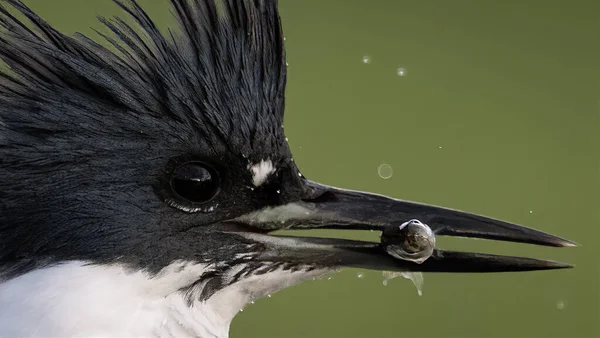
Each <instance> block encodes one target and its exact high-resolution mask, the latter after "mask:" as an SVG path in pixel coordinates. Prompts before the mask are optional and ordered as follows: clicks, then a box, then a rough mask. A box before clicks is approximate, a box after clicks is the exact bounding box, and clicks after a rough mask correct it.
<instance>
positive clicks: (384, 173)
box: [377, 163, 394, 180]
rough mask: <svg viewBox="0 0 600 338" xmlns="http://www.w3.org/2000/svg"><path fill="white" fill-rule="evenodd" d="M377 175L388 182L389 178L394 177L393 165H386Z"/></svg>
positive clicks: (380, 167) (379, 168) (378, 169)
mask: <svg viewBox="0 0 600 338" xmlns="http://www.w3.org/2000/svg"><path fill="white" fill-rule="evenodd" d="M377 174H378V175H379V177H381V178H383V179H384V180H387V179H388V178H390V177H392V175H393V174H394V170H393V169H392V166H391V165H389V164H385V163H384V164H382V165H380V166H379V167H378V168H377Z"/></svg>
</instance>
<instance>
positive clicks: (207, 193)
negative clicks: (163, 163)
mask: <svg viewBox="0 0 600 338" xmlns="http://www.w3.org/2000/svg"><path fill="white" fill-rule="evenodd" d="M219 183H220V181H219V176H218V174H217V172H216V171H215V170H214V169H213V168H211V167H210V166H208V165H206V164H205V163H201V162H188V163H185V164H183V165H181V166H179V167H177V168H176V169H175V170H174V171H173V174H171V188H172V189H173V191H174V192H175V193H176V194H177V195H179V196H180V197H182V198H184V199H186V200H188V201H190V202H194V203H204V202H208V201H209V200H211V199H212V198H213V197H215V196H216V195H217V193H218V192H219Z"/></svg>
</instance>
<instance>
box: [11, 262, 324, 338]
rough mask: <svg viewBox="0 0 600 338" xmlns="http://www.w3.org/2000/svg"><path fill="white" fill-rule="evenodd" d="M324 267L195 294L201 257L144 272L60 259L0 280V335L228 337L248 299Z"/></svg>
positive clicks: (313, 274) (276, 272)
mask: <svg viewBox="0 0 600 338" xmlns="http://www.w3.org/2000/svg"><path fill="white" fill-rule="evenodd" d="M243 269H244V267H243V266H238V267H237V268H234V269H232V270H230V271H228V273H227V274H231V275H235V274H239V272H240V270H243ZM330 271H331V270H329V269H323V270H313V271H310V272H303V271H295V272H291V271H287V270H286V271H283V270H273V271H272V272H269V273H265V274H261V275H251V276H249V277H247V278H244V279H242V280H240V281H238V282H235V283H233V284H231V285H227V286H225V287H223V288H221V289H219V290H217V291H215V292H214V293H213V294H212V296H210V298H208V299H205V300H201V298H200V297H198V295H199V294H202V291H203V288H205V287H206V283H203V282H202V279H201V277H200V276H203V275H205V274H206V273H211V272H212V270H211V268H210V267H209V266H208V265H205V264H196V263H189V262H174V263H172V264H171V265H169V266H168V267H166V268H164V269H162V270H161V271H160V272H159V273H158V274H149V273H146V272H144V271H132V270H130V269H127V268H125V267H124V266H121V265H118V264H111V265H93V264H86V263H85V262H80V261H72V262H65V263H63V264H59V265H54V266H50V267H45V268H42V269H37V270H33V271H31V272H28V273H26V274H23V275H20V276H19V277H16V278H12V279H9V280H5V281H4V282H3V283H1V284H0V337H24V336H27V337H29V336H40V335H41V336H52V337H73V336H105V337H108V336H112V337H117V336H121V337H123V336H127V337H133V336H136V337H148V336H160V337H183V336H185V337H199V338H217V337H218V338H227V337H228V336H229V326H230V324H231V321H232V320H233V318H234V317H235V315H236V314H237V313H238V312H239V311H240V310H241V309H242V308H243V307H244V306H245V305H246V304H247V303H249V302H250V301H252V300H253V299H257V298H260V297H263V296H266V295H268V294H271V293H274V292H277V291H279V290H281V289H284V288H286V287H289V286H291V285H294V284H297V283H298V282H300V281H302V280H306V279H309V278H314V277H317V276H321V275H323V274H326V273H329V272H330ZM0 277H2V276H1V271H0ZM0 280H2V278H0ZM190 286H192V287H190ZM182 290H187V291H182Z"/></svg>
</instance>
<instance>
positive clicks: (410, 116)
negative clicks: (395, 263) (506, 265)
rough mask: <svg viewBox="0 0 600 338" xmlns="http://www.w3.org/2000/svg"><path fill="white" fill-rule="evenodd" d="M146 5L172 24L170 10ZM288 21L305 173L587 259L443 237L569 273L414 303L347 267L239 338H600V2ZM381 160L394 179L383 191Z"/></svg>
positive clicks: (77, 24)
mask: <svg viewBox="0 0 600 338" xmlns="http://www.w3.org/2000/svg"><path fill="white" fill-rule="evenodd" d="M25 2H26V3H27V4H29V5H30V6H32V7H33V8H34V9H35V10H36V11H38V12H39V13H40V14H41V15H42V16H43V17H45V18H47V19H48V20H49V21H50V22H51V23H53V24H55V25H56V26H57V27H59V28H60V29H61V30H63V31H65V32H68V33H73V32H75V31H82V32H85V33H91V30H90V29H89V28H90V27H95V28H99V27H100V25H99V24H98V23H97V22H96V21H95V15H96V14H102V15H112V14H115V13H116V8H115V6H114V5H113V4H111V3H110V1H108V0H93V1H92V0H88V1H83V0H52V1H49V0H29V1H25ZM140 2H141V3H142V4H144V5H145V7H146V8H148V10H149V12H150V13H151V14H152V15H153V16H154V17H155V18H156V19H157V21H159V22H161V23H167V22H169V18H170V16H169V13H168V11H167V10H166V8H167V7H166V6H165V3H166V1H165V0H160V1H157V0H144V1H142V0H140ZM280 9H281V15H282V17H283V24H284V29H285V32H286V37H287V41H286V42H287V49H288V62H289V84H288V91H287V110H286V133H287V135H288V137H289V138H290V144H291V146H292V148H293V150H294V154H295V160H296V162H297V163H299V165H300V167H301V169H302V171H303V173H304V174H306V175H307V176H308V177H310V178H311V179H314V180H318V181H321V182H324V183H327V184H331V185H336V186H342V187H347V188H353V189H362V190H370V191H373V192H377V193H383V194H388V195H391V196H394V197H399V198H404V199H412V200H416V201H421V202H426V203H432V204H438V205H443V206H447V207H451V208H457V209H463V210H466V211H470V212H476V213H481V214H485V215H488V216H492V217H497V218H501V219H506V220H510V221H514V222H517V223H521V224H524V225H528V226H531V227H534V228H537V229H540V230H544V231H548V232H551V233H555V234H558V235H560V236H563V237H566V238H569V239H572V240H575V241H577V242H579V243H581V244H582V247H579V248H567V249H551V248H541V247H525V246H522V245H515V244H505V243H493V242H486V241H475V242H473V241H472V240H441V244H442V245H443V246H445V247H449V248H459V249H461V250H485V251H489V252H496V253H505V254H507V253H509V254H516V255H530V256H535V257H540V258H551V259H556V260H561V261H566V262H570V263H574V264H575V265H576V269H574V270H568V271H553V272H537V273H514V274H495V275H443V274H430V275H426V276H425V289H424V295H423V296H422V297H419V296H417V292H416V290H415V288H414V287H413V286H412V285H411V284H410V282H409V281H407V280H402V279H396V280H393V281H391V282H390V283H389V284H388V286H386V287H384V286H383V285H382V280H383V278H382V277H381V274H380V273H378V272H371V271H367V272H363V273H364V278H360V279H359V278H357V271H355V270H344V271H343V272H342V273H339V274H336V275H334V276H333V279H332V280H323V281H315V282H307V283H304V284H302V285H300V286H297V287H294V288H290V289H287V290H284V291H282V292H280V293H277V294H276V295H274V296H273V297H272V298H267V299H261V300H258V301H257V302H256V304H253V305H249V306H248V307H247V308H246V309H245V311H244V312H242V313H240V314H239V315H238V317H237V318H236V319H235V320H234V323H233V327H232V337H233V338H235V337H248V338H251V337H290V338H293V337H331V338H334V337H345V338H346V337H419V338H427V337H445V338H447V337H451V338H454V337H457V338H458V337H518V338H521V337H523V338H525V337H527V338H529V337H546V338H548V337H582V338H584V337H585V338H587V337H591V338H595V337H600V324H599V323H600V292H599V289H600V276H599V274H600V250H599V249H598V246H599V245H600V231H599V227H600V211H599V206H600V170H599V158H600V157H599V156H600V37H599V36H600V15H599V14H598V13H600V2H598V1H592V0H589V1H583V0H581V1H570V2H567V1H566V0H564V1H558V0H548V1H541V0H540V1H535V0H527V1H517V0H510V1H490V0H488V1H475V0H472V1H468V0H454V1H443V0H438V1H417V0H412V1H391V0H387V1H384V0H379V1H373V2H367V1H358V0H345V1H341V0H338V1H333V0H302V1H300V0H280ZM365 56H368V58H369V60H370V62H369V63H368V64H365V63H363V58H364V57H365ZM398 68H404V76H398V75H397V69H398ZM382 163H387V164H389V165H391V166H392V168H393V170H394V174H393V176H392V177H391V178H390V179H388V180H383V179H381V178H379V177H378V175H377V167H378V166H379V165H380V164H382ZM320 234H323V233H320ZM324 234H327V232H325V233H324ZM330 235H331V234H330ZM336 235H337V234H336ZM345 236H346V237H351V238H364V239H374V238H376V237H375V234H371V233H366V234H355V233H351V234H345Z"/></svg>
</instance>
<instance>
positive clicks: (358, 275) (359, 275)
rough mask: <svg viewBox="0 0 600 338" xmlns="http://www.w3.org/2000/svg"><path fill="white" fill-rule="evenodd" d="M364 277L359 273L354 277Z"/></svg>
mask: <svg viewBox="0 0 600 338" xmlns="http://www.w3.org/2000/svg"><path fill="white" fill-rule="evenodd" d="M364 276H365V275H363V274H362V273H361V272H359V273H357V274H356V277H358V278H363V277H364Z"/></svg>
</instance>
